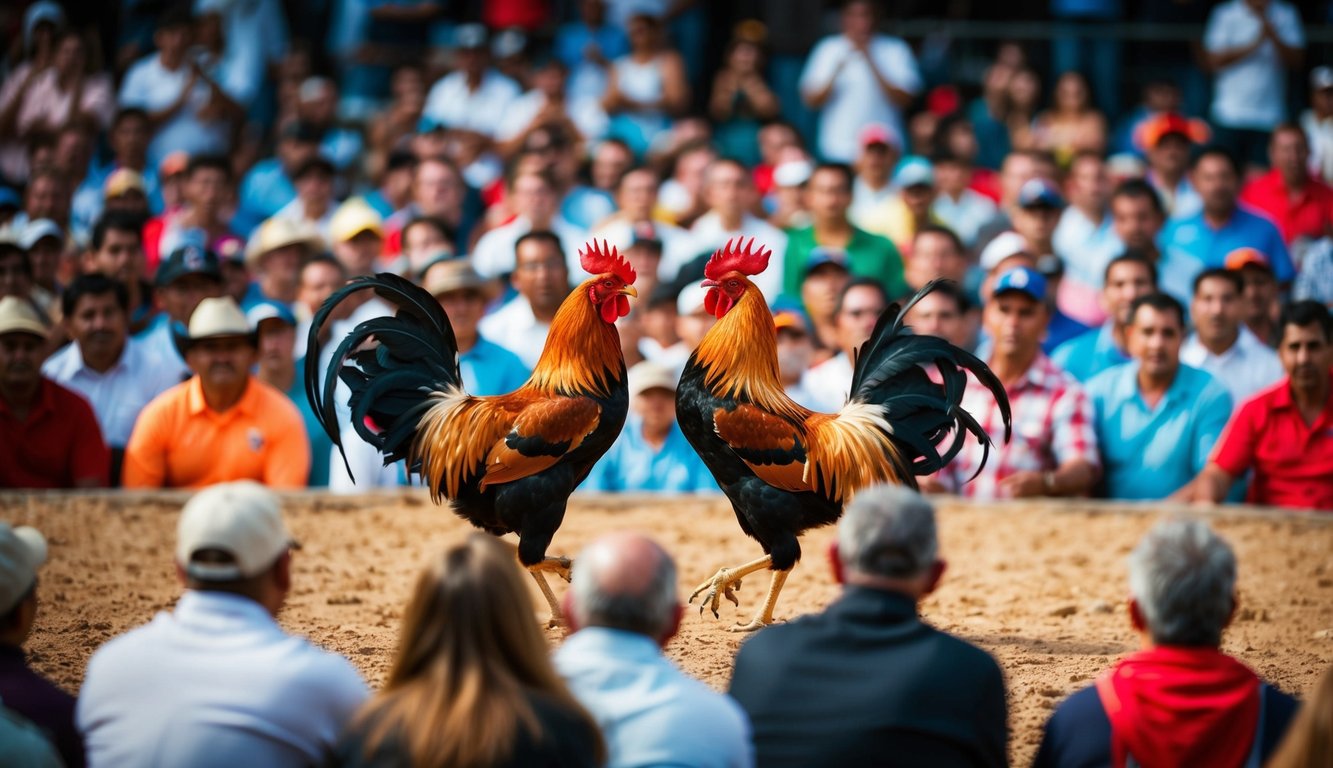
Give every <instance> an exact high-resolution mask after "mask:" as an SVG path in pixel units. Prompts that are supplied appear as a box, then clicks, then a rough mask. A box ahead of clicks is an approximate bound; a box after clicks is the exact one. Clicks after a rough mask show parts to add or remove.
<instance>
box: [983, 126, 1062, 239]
mask: <svg viewBox="0 0 1333 768" xmlns="http://www.w3.org/2000/svg"><path fill="white" fill-rule="evenodd" d="M1055 174H1056V167H1055V161H1054V160H1053V159H1052V158H1051V156H1050V155H1049V154H1047V153H1045V152H1037V151H1035V150H1015V151H1013V152H1011V153H1010V154H1008V155H1006V156H1005V158H1004V164H1003V165H1002V166H1001V167H1000V209H999V210H998V211H996V213H995V218H993V219H991V220H990V221H988V222H986V224H984V225H983V226H982V227H981V229H979V230H977V239H976V243H975V244H974V245H973V247H974V248H975V250H976V251H977V252H978V253H980V252H981V251H983V250H984V249H985V248H986V246H987V245H989V244H990V241H991V240H992V239H993V238H995V237H996V236H997V235H999V234H1001V233H1003V232H1008V231H1010V230H1011V229H1013V216H1014V210H1015V209H1016V208H1018V195H1019V192H1021V191H1022V189H1023V187H1024V185H1026V184H1027V183H1028V182H1029V181H1031V180H1032V179H1038V178H1039V179H1043V180H1045V181H1046V182H1047V183H1048V184H1053V183H1054V180H1055Z"/></svg>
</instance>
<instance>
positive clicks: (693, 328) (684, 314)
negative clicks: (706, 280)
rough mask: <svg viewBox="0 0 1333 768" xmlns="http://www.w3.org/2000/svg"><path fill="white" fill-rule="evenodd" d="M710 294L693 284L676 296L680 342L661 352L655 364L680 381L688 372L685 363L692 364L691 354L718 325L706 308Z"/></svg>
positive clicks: (697, 284) (676, 328) (677, 330)
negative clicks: (681, 376)
mask: <svg viewBox="0 0 1333 768" xmlns="http://www.w3.org/2000/svg"><path fill="white" fill-rule="evenodd" d="M707 293H708V291H707V289H705V288H704V287H703V286H702V285H700V284H699V283H696V282H691V283H689V284H688V285H686V286H685V288H684V289H682V290H681V291H680V294H679V295H678V296H676V323H675V331H676V338H677V339H679V341H678V342H677V343H676V344H674V345H672V346H670V347H666V348H664V349H662V350H661V351H660V352H659V353H658V354H657V358H656V360H655V362H657V363H658V364H659V365H664V366H670V367H671V370H672V372H673V373H674V374H675V375H676V378H677V380H679V378H680V375H681V373H683V372H684V370H685V363H686V361H687V360H689V357H690V353H692V352H694V350H696V349H698V348H699V344H700V343H701V342H702V341H703V339H704V334H706V333H708V330H709V329H710V328H712V327H713V323H715V322H717V318H716V317H715V316H714V315H713V313H711V312H709V311H708V310H707V309H706V308H705V307H704V299H705V297H706V295H707Z"/></svg>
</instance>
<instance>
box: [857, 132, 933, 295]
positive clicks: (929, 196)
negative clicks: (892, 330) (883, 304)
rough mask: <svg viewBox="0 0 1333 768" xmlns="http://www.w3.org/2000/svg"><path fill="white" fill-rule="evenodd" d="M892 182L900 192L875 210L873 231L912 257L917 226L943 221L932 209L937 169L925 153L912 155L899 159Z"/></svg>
mask: <svg viewBox="0 0 1333 768" xmlns="http://www.w3.org/2000/svg"><path fill="white" fill-rule="evenodd" d="M893 186H894V188H895V189H897V190H898V193H897V194H896V195H894V196H893V197H890V198H889V199H888V201H887V202H886V203H885V204H884V206H883V207H882V208H880V209H879V210H877V211H875V212H874V213H873V215H872V217H871V218H872V219H873V220H874V221H875V224H874V226H872V227H871V228H870V231H871V232H875V233H877V234H882V235H884V236H885V237H887V238H889V240H890V241H892V242H893V244H894V246H895V247H896V248H897V249H898V251H899V252H900V253H901V254H902V256H903V259H904V260H906V261H911V260H912V239H913V238H914V237H916V233H917V230H919V229H921V228H922V227H925V226H928V225H931V224H936V225H939V224H942V223H943V222H942V221H940V220H939V219H937V218H935V216H934V214H932V213H931V204H932V203H933V202H934V200H935V169H934V168H933V167H932V166H931V165H930V161H929V160H926V159H925V158H924V157H921V156H919V155H909V156H907V157H905V158H903V160H902V162H900V163H898V169H897V170H896V171H894V173H893ZM886 287H889V288H890V289H892V288H893V287H895V286H894V284H893V283H887V284H886ZM893 295H894V296H895V297H896V296H898V295H900V294H893Z"/></svg>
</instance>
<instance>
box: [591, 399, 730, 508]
mask: <svg viewBox="0 0 1333 768" xmlns="http://www.w3.org/2000/svg"><path fill="white" fill-rule="evenodd" d="M579 490H581V491H637V492H653V493H720V492H721V489H719V488H718V486H717V481H716V480H714V479H713V475H712V473H711V472H709V471H708V467H707V466H705V465H704V462H703V459H701V458H699V454H697V453H695V452H694V449H693V448H691V447H690V443H689V441H688V440H686V439H685V433H684V432H681V431H680V425H679V424H676V423H672V425H671V431H670V432H668V433H667V438H666V442H664V443H662V448H661V449H660V450H658V449H656V448H653V447H652V446H651V445H649V444H648V442H647V441H646V440H644V439H643V424H642V422H641V421H640V420H639V419H638V417H636V416H630V418H629V420H628V421H627V422H626V423H625V429H624V430H622V431H621V433H620V437H618V438H616V442H615V443H614V444H612V445H611V449H610V450H608V451H607V452H606V454H605V455H603V456H602V458H601V459H600V460H599V461H598V462H597V463H596V464H595V465H594V466H593V468H592V472H590V473H589V474H588V478H587V479H586V480H584V481H583V484H582V485H580V486H579Z"/></svg>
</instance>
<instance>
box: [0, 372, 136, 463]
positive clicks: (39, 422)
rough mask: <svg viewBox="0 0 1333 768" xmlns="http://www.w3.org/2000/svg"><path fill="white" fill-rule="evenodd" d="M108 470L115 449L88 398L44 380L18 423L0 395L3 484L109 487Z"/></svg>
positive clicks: (0, 450) (0, 447)
mask: <svg viewBox="0 0 1333 768" xmlns="http://www.w3.org/2000/svg"><path fill="white" fill-rule="evenodd" d="M110 471H111V453H110V451H108V450H107V447H106V443H105V442H103V440H102V430H101V429H100V428H99V427H98V426H97V417H95V416H94V415H93V408H92V406H90V405H88V401H87V400H84V399H83V398H82V397H80V396H79V395H77V394H75V393H73V392H71V391H69V390H68V389H65V388H64V387H62V386H60V385H59V384H56V383H55V382H53V381H51V380H49V379H46V378H43V379H42V384H41V391H40V392H38V393H37V402H36V403H35V404H33V406H32V409H31V410H29V411H28V416H27V418H25V419H23V420H22V421H20V420H19V419H18V417H16V416H15V415H14V412H13V411H12V410H10V407H9V403H8V402H6V401H5V399H4V398H0V488H73V487H75V486H77V485H80V484H86V483H87V482H88V481H92V482H93V483H95V484H96V485H98V486H105V485H106V484H107V478H108V476H109V475H110Z"/></svg>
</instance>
